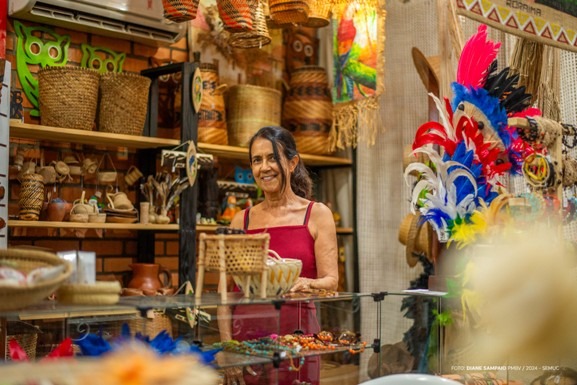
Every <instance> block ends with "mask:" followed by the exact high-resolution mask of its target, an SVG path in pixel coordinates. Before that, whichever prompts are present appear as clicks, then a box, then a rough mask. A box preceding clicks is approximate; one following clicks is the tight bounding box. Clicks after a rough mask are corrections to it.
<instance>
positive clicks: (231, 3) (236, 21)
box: [216, 0, 258, 32]
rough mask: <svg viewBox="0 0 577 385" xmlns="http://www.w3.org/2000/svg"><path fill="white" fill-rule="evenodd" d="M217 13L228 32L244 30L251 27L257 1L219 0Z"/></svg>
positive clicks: (249, 29)
mask: <svg viewBox="0 0 577 385" xmlns="http://www.w3.org/2000/svg"><path fill="white" fill-rule="evenodd" d="M216 5H217V6H218V14H219V16H220V19H221V20H222V23H223V24H224V29H225V30H226V31H228V32H246V31H251V30H252V29H253V26H252V19H253V13H254V11H255V10H256V7H257V5H258V3H257V2H256V1H254V0H219V1H217V2H216Z"/></svg>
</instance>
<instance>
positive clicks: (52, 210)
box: [46, 199, 72, 222]
mask: <svg viewBox="0 0 577 385" xmlns="http://www.w3.org/2000/svg"><path fill="white" fill-rule="evenodd" d="M71 209H72V205H71V204H70V203H68V202H65V201H63V200H56V199H53V200H52V201H51V202H50V203H48V205H47V206H46V220H47V221H56V222H62V221H64V219H65V218H66V216H67V214H69V213H70V210H71Z"/></svg>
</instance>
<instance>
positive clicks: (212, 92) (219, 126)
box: [198, 63, 228, 145]
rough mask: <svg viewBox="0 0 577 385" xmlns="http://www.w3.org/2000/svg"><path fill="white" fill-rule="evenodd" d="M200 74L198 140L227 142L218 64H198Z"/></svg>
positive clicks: (223, 143) (212, 142) (203, 141)
mask: <svg viewBox="0 0 577 385" xmlns="http://www.w3.org/2000/svg"><path fill="white" fill-rule="evenodd" d="M200 72H201V74H202V90H203V94H202V102H201V103H200V109H199V111H198V141H199V142H202V143H210V144H222V145H227V144H228V132H227V130H226V111H225V107H224V95H223V93H222V90H220V89H218V87H219V81H218V66H217V65H216V64H212V63H202V64H201V65H200Z"/></svg>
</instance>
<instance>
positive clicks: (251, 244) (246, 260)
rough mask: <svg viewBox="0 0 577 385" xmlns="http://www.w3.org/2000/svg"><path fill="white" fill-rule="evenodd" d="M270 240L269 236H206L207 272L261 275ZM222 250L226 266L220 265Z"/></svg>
mask: <svg viewBox="0 0 577 385" xmlns="http://www.w3.org/2000/svg"><path fill="white" fill-rule="evenodd" d="M269 239H270V235H269V234H254V235H253V234H251V235H245V234H239V235H222V234H220V235H206V236H205V237H204V242H205V245H206V249H205V258H204V264H205V268H206V270H207V271H208V270H217V271H221V270H222V269H226V273H227V274H233V275H235V274H236V275H244V274H256V273H260V272H262V271H263V270H264V269H265V261H266V254H267V252H268V247H267V245H268V242H269ZM221 250H224V256H225V261H226V262H225V265H226V266H221V264H220V255H219V252H220V251H221ZM263 254H264V258H263Z"/></svg>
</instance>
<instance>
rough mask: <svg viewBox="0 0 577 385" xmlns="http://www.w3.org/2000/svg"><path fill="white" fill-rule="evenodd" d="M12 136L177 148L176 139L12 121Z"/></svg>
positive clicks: (79, 142) (135, 147)
mask: <svg viewBox="0 0 577 385" xmlns="http://www.w3.org/2000/svg"><path fill="white" fill-rule="evenodd" d="M10 136H12V137H16V138H23V139H34V140H48V141H51V142H70V143H78V144H90V145H95V146H98V145H101V146H108V147H130V148H134V149H146V148H159V147H176V146H178V145H179V144H180V142H179V141H178V140H176V139H164V138H152V137H148V136H136V135H123V134H111V133H108V132H100V131H85V130H76V129H73V128H61V127H50V126H41V125H37V124H28V123H21V122H20V121H18V120H11V121H10Z"/></svg>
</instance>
